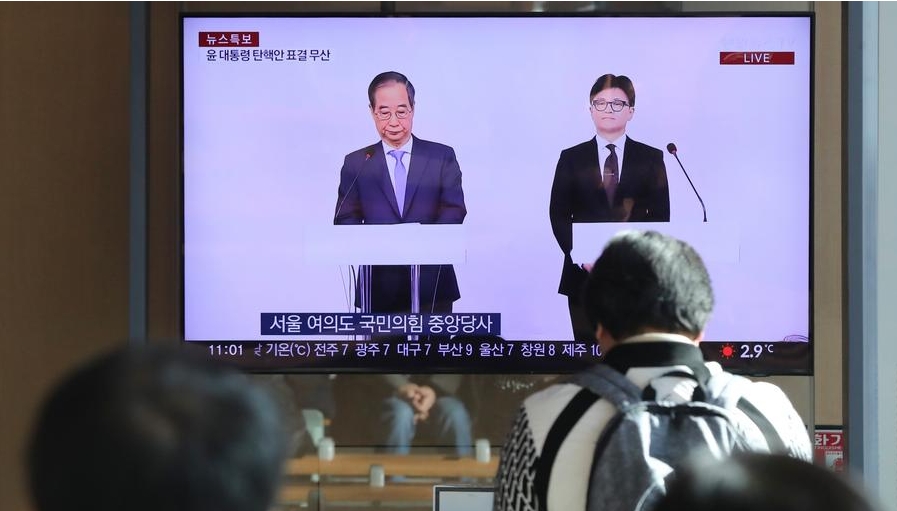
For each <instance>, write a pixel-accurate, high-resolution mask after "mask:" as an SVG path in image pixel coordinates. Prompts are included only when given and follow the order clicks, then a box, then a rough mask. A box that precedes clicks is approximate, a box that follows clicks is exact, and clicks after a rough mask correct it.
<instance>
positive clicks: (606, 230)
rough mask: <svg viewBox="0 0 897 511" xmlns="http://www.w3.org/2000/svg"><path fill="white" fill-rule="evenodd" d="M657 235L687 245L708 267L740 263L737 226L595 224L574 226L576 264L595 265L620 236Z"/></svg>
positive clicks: (711, 224)
mask: <svg viewBox="0 0 897 511" xmlns="http://www.w3.org/2000/svg"><path fill="white" fill-rule="evenodd" d="M626 230H637V231H657V232H662V233H664V234H668V235H670V236H672V237H674V238H677V239H680V240H682V241H685V242H686V243H688V244H689V245H691V246H692V247H694V248H695V250H696V251H697V252H698V254H699V255H700V256H701V259H703V260H704V262H705V263H710V262H722V263H732V264H734V263H737V262H738V260H739V252H740V234H739V230H738V226H737V225H735V224H730V223H726V222H716V223H713V222H706V223H704V222H687V223H686V222H681V221H679V222H627V223H621V222H595V223H574V224H573V251H572V253H571V257H572V258H573V262H575V263H580V264H582V263H588V264H591V263H594V262H595V259H597V258H598V256H599V255H600V254H601V251H602V250H603V249H604V246H605V245H606V244H607V242H608V241H610V239H611V238H612V237H613V236H614V235H615V234H616V233H618V232H620V231H626Z"/></svg>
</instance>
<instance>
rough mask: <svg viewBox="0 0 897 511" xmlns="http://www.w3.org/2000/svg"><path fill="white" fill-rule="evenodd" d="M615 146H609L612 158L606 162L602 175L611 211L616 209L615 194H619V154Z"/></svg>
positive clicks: (608, 158) (609, 157)
mask: <svg viewBox="0 0 897 511" xmlns="http://www.w3.org/2000/svg"><path fill="white" fill-rule="evenodd" d="M615 147H616V146H614V145H613V144H607V148H608V149H610V156H608V157H607V159H606V160H604V172H603V173H602V174H601V184H602V185H604V192H605V193H606V194H607V203H608V205H609V206H610V208H611V209H613V208H614V194H616V193H617V183H619V177H618V176H619V175H620V172H619V168H620V166H619V165H618V164H617V153H616V151H614V148H615Z"/></svg>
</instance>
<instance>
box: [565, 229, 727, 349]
mask: <svg viewBox="0 0 897 511" xmlns="http://www.w3.org/2000/svg"><path fill="white" fill-rule="evenodd" d="M583 300H584V303H585V308H586V315H587V317H588V319H589V321H590V322H591V323H592V327H593V328H596V327H597V326H598V324H601V325H602V326H603V327H604V328H605V329H607V331H608V332H609V333H610V334H611V335H612V336H613V337H614V339H616V340H618V341H620V340H623V339H625V338H627V337H631V336H633V335H636V334H639V333H642V332H644V331H645V330H646V329H652V330H660V331H664V332H669V333H680V334H685V335H691V336H692V337H694V336H697V335H698V334H699V333H701V331H703V330H704V326H705V325H706V324H707V320H708V319H709V318H710V312H711V311H712V310H713V289H712V288H711V286H710V276H709V275H708V273H707V268H706V267H705V266H704V262H703V261H702V260H701V257H700V256H699V255H698V253H697V252H695V250H694V249H693V248H692V247H691V246H689V245H688V244H687V243H685V242H683V241H680V240H677V239H675V238H672V237H670V236H667V235H665V234H661V233H659V232H654V231H623V232H621V233H619V234H617V235H616V236H614V237H613V238H611V240H610V241H609V242H608V244H607V246H605V248H604V251H603V252H602V253H601V256H600V257H598V260H597V261H595V264H594V266H593V267H592V271H591V273H590V274H589V278H588V280H587V281H586V286H585V290H584V297H583Z"/></svg>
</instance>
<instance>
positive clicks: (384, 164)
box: [333, 71, 473, 456]
mask: <svg viewBox="0 0 897 511" xmlns="http://www.w3.org/2000/svg"><path fill="white" fill-rule="evenodd" d="M368 100H369V102H370V104H369V106H370V109H371V117H372V119H373V121H374V127H375V128H376V129H377V133H379V135H380V141H378V142H376V143H374V144H373V145H370V146H368V147H364V148H362V149H359V150H357V151H355V152H352V153H349V154H348V155H347V156H346V158H345V161H344V163H343V168H342V171H341V172H340V184H339V190H338V196H337V201H336V210H335V213H334V219H333V222H334V224H399V223H421V224H460V223H463V222H464V217H465V216H466V215H467V208H466V207H465V205H464V191H463V190H462V188H461V168H460V166H459V165H458V160H457V158H456V157H455V151H454V149H452V148H451V147H449V146H447V145H443V144H439V143H436V142H430V141H427V140H423V139H420V138H417V137H416V136H414V135H413V134H412V124H413V121H414V107H415V105H414V86H413V85H412V84H411V82H410V81H409V80H408V78H407V77H406V76H405V75H403V74H401V73H397V72H395V71H387V72H384V73H380V74H378V75H377V76H375V77H374V79H373V80H372V81H371V84H370V86H369V87H368ZM358 250H364V247H358ZM419 284H420V288H419V289H420V312H421V313H423V314H433V313H437V314H438V313H450V312H452V306H453V303H454V301H455V300H457V299H458V298H460V296H461V294H460V292H459V290H458V282H457V280H456V277H455V270H454V268H453V267H452V265H421V267H420V278H419ZM370 286H371V287H370V289H371V304H370V305H371V312H397V313H408V312H411V272H410V268H409V267H408V266H374V267H373V268H372V270H371V283H370ZM355 301H356V303H355V304H356V306H358V305H359V301H360V300H359V297H358V293H357V292H356V297H355ZM439 376H443V375H439ZM444 376H446V378H442V379H441V380H439V381H435V380H437V379H438V378H437V377H432V378H423V379H412V378H410V377H409V376H408V375H380V377H375V378H371V380H372V382H370V383H371V384H370V385H369V386H367V388H366V389H365V397H366V399H365V400H364V403H361V404H360V405H359V406H361V407H368V408H371V407H373V409H371V410H367V411H366V412H367V414H368V415H374V416H377V417H379V418H380V424H381V425H382V426H383V429H384V431H382V432H378V433H379V434H380V435H382V438H384V445H385V447H386V448H387V450H389V451H390V452H394V453H398V454H407V453H408V452H409V448H410V444H411V441H412V440H413V439H414V437H415V434H416V432H417V429H421V428H426V427H428V429H432V430H434V432H435V434H436V436H437V437H438V438H437V439H436V440H437V441H438V443H439V445H454V446H456V448H457V451H458V454H459V455H460V456H467V455H469V454H470V452H471V450H472V448H471V444H472V443H473V442H472V440H471V432H470V417H469V415H468V412H467V409H466V407H465V406H464V405H463V403H462V402H461V400H460V399H458V398H457V397H456V396H455V395H454V391H455V390H457V388H458V387H459V386H460V379H459V377H456V375H444ZM363 412H364V411H363Z"/></svg>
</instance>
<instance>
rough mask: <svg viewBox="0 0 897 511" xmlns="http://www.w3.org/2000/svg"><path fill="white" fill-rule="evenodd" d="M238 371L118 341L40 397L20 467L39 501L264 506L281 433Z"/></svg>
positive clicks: (59, 505) (73, 505) (201, 510)
mask: <svg viewBox="0 0 897 511" xmlns="http://www.w3.org/2000/svg"><path fill="white" fill-rule="evenodd" d="M280 423H281V421H280V415H279V413H278V409H277V408H276V405H275V404H274V402H273V400H272V399H270V398H269V396H268V395H267V394H265V393H264V392H263V391H261V390H260V389H259V388H258V387H255V386H254V385H253V384H251V383H250V382H249V380H248V379H247V378H246V377H245V376H244V375H242V374H240V373H237V372H235V371H232V370H230V369H228V368H224V367H221V366H219V365H217V364H214V363H211V362H207V361H202V360H200V359H198V358H195V357H192V356H187V355H186V354H184V353H180V352H170V351H166V350H157V349H145V350H128V349H125V350H119V351H115V352H113V353H111V354H108V355H106V356H103V357H102V358H99V359H97V360H95V361H93V362H91V363H89V364H88V365H86V366H84V367H82V368H80V369H78V370H77V371H75V372H74V373H73V374H71V375H70V376H69V377H67V378H66V379H65V380H64V381H63V382H62V383H61V384H60V385H59V386H57V387H56V388H55V389H54V390H53V392H52V393H51V394H50V396H49V398H48V399H47V401H46V402H45V403H44V405H43V407H42V409H41V411H40V414H39V416H38V419H37V423H36V426H35V429H34V431H33V433H32V436H31V439H30V445H29V449H28V460H27V461H28V470H29V476H30V485H31V493H32V497H33V499H34V504H35V508H36V509H37V510H38V511H72V510H75V511H79V510H91V511H121V510H122V509H128V510H130V511H160V510H171V511H174V510H181V511H267V510H268V509H269V507H270V505H271V504H272V502H273V500H274V497H275V495H276V491H277V489H278V487H279V484H280V477H281V472H282V470H283V462H284V457H285V455H286V454H285V453H286V452H287V447H286V441H285V434H284V432H283V430H282V428H281V425H280Z"/></svg>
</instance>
